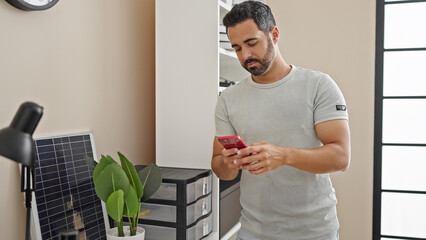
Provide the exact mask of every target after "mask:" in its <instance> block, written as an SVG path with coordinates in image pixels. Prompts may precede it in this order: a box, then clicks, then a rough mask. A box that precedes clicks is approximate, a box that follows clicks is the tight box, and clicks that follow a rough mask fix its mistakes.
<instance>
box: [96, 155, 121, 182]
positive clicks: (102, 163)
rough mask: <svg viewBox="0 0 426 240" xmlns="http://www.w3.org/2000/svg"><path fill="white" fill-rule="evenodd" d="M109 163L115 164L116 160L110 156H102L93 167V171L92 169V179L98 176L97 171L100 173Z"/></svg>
mask: <svg viewBox="0 0 426 240" xmlns="http://www.w3.org/2000/svg"><path fill="white" fill-rule="evenodd" d="M110 164H117V162H116V161H114V159H113V158H112V157H111V156H106V157H105V156H102V158H101V160H100V161H99V163H98V164H97V165H96V167H95V171H93V181H96V178H98V176H99V173H101V172H102V171H103V170H104V169H105V168H106V167H107V166H108V165H110ZM117 165H118V164H117Z"/></svg>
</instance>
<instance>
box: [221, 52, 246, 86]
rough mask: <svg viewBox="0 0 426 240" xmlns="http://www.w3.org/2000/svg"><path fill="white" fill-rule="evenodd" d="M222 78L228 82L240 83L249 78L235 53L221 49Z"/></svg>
mask: <svg viewBox="0 0 426 240" xmlns="http://www.w3.org/2000/svg"><path fill="white" fill-rule="evenodd" d="M219 55H220V57H219V58H220V60H219V61H220V72H219V75H220V78H221V79H224V80H228V81H233V82H239V81H241V80H243V79H244V78H247V77H248V76H249V73H248V72H247V71H246V70H245V69H244V68H243V67H242V66H241V64H240V62H239V61H238V58H237V55H236V54H235V52H232V51H228V50H225V49H222V48H219Z"/></svg>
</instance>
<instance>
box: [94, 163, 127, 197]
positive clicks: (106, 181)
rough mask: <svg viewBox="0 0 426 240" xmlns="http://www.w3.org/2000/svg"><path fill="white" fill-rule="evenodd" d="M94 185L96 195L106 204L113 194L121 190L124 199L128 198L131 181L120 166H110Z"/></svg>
mask: <svg viewBox="0 0 426 240" xmlns="http://www.w3.org/2000/svg"><path fill="white" fill-rule="evenodd" d="M99 165H100V164H98V166H99ZM94 184H95V192H96V194H97V195H98V197H99V198H100V199H101V200H102V201H104V202H106V201H107V199H108V197H109V196H110V195H111V194H112V193H113V192H115V191H117V190H119V189H121V190H122V191H123V192H124V197H126V196H127V193H128V192H129V188H130V183H129V179H128V178H127V175H126V173H124V171H123V169H122V168H121V167H120V166H119V165H118V164H108V165H107V166H106V167H105V168H104V169H102V171H101V172H100V173H99V174H98V177H97V178H96V180H94Z"/></svg>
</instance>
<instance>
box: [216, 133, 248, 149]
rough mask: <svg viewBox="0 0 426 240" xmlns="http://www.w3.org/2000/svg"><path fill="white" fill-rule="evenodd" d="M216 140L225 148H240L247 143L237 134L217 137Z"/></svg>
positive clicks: (244, 146)
mask: <svg viewBox="0 0 426 240" xmlns="http://www.w3.org/2000/svg"><path fill="white" fill-rule="evenodd" d="M218 140H219V142H220V143H221V144H222V145H223V147H224V148H226V149H231V148H238V149H241V148H246V147H247V145H246V144H245V143H244V141H243V140H242V139H241V137H240V136H237V135H234V136H224V137H218Z"/></svg>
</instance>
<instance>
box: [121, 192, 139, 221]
mask: <svg viewBox="0 0 426 240" xmlns="http://www.w3.org/2000/svg"><path fill="white" fill-rule="evenodd" d="M124 201H125V202H126V206H127V210H128V211H129V212H128V213H127V212H125V213H127V214H129V217H130V216H135V215H136V214H138V213H139V210H140V203H139V198H138V197H137V196H136V192H135V190H134V189H133V188H129V194H127V197H126V198H125V199H124Z"/></svg>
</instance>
